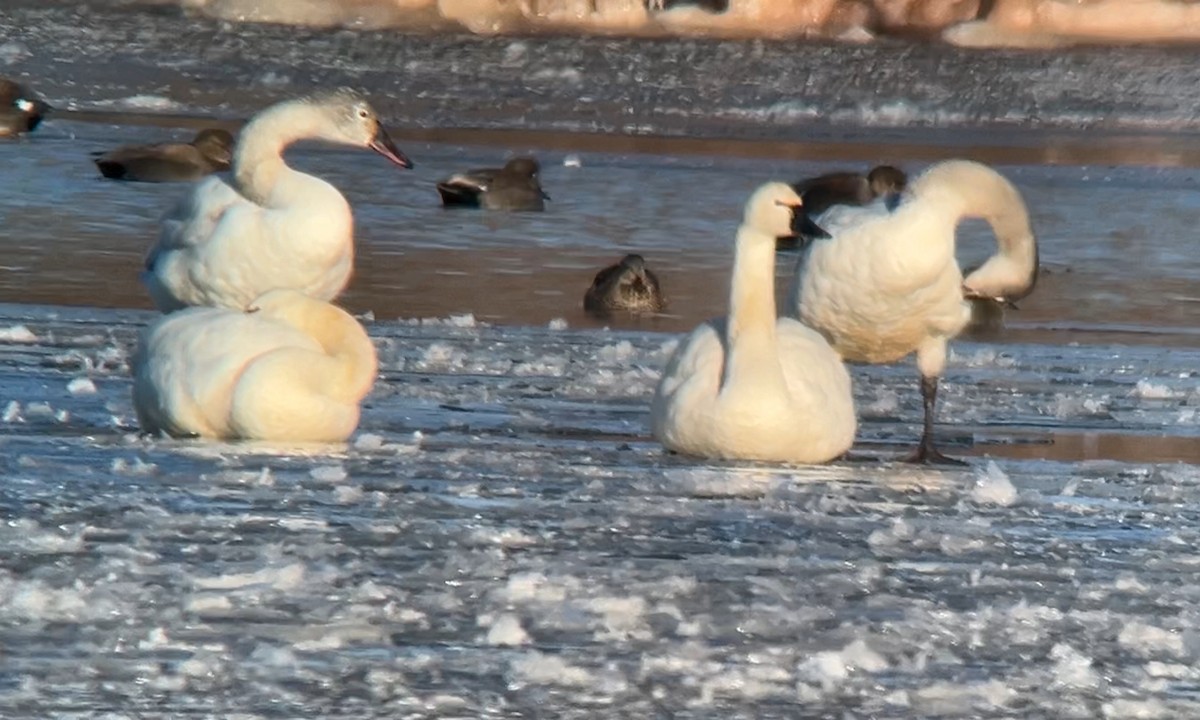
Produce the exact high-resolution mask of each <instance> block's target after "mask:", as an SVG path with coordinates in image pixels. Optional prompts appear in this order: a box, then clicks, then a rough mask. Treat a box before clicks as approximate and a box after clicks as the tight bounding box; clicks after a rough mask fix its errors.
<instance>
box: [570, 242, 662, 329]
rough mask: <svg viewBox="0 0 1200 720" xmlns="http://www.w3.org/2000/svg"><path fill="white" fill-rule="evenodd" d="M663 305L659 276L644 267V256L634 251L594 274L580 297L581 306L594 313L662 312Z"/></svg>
mask: <svg viewBox="0 0 1200 720" xmlns="http://www.w3.org/2000/svg"><path fill="white" fill-rule="evenodd" d="M666 307H667V301H666V299H665V298H664V297H663V293H662V288H661V286H660V285H659V283H658V276H657V275H655V274H654V273H653V272H652V271H651V270H650V268H648V267H646V260H645V258H643V257H642V256H641V255H637V254H634V253H631V254H629V255H626V256H625V257H623V258H621V261H620V262H618V263H616V264H615V265H609V266H608V267H606V268H604V269H603V270H601V271H600V272H598V273H596V277H595V279H594V280H592V285H591V287H589V288H588V289H587V293H585V294H584V296H583V309H584V310H586V311H588V312H589V313H591V314H593V315H601V316H603V315H608V314H610V313H612V312H613V311H614V310H624V311H626V312H630V313H633V314H635V315H640V314H643V313H656V312H662V311H663V310H664V309H665V308H666Z"/></svg>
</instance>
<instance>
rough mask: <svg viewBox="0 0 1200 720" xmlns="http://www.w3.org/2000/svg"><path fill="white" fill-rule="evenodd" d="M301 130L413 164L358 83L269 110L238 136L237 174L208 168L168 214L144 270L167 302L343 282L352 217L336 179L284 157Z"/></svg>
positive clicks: (334, 287) (170, 306) (217, 300)
mask: <svg viewBox="0 0 1200 720" xmlns="http://www.w3.org/2000/svg"><path fill="white" fill-rule="evenodd" d="M303 139H315V140H325V141H328V142H334V143H340V144H343V145H353V146H357V147H365V148H370V149H372V150H374V151H376V152H378V153H380V154H381V155H383V156H384V157H386V158H388V159H389V160H391V161H392V162H393V163H395V164H396V165H399V166H400V167H403V168H409V167H412V163H411V162H410V161H409V159H408V158H407V157H405V156H404V154H403V153H401V152H400V150H398V149H397V148H396V145H395V144H394V143H393V142H392V140H391V138H389V137H388V134H387V131H386V130H384V128H383V126H382V125H381V124H380V122H379V118H378V116H377V115H376V113H375V110H374V109H373V108H372V107H371V105H370V103H368V102H367V101H366V99H365V98H363V97H362V96H361V95H360V94H358V93H357V92H355V91H353V90H348V89H341V90H334V91H326V92H320V93H316V94H313V95H310V96H308V97H304V98H300V99H298V100H289V101H286V102H282V103H279V104H277V105H273V106H271V107H269V108H267V109H266V110H263V111H262V112H260V113H259V114H258V115H256V116H254V117H253V118H252V119H251V120H250V122H249V123H247V124H246V126H245V128H243V129H242V131H241V134H240V137H239V138H238V142H237V147H236V149H235V150H234V156H233V179H232V183H226V182H225V181H224V180H222V179H221V178H220V177H218V176H216V175H212V176H209V177H208V178H206V179H205V180H202V181H200V182H199V183H197V184H196V185H195V186H194V187H193V188H192V189H191V190H190V191H189V192H188V194H187V195H186V196H185V197H184V198H183V200H182V201H181V202H180V203H179V204H178V205H177V206H176V207H175V208H174V209H173V210H171V211H170V212H169V213H168V214H167V215H166V217H164V218H163V221H162V228H161V231H160V232H159V237H158V242H157V244H155V246H154V247H153V248H151V250H150V253H149V254H148V256H147V258H146V270H145V272H144V273H142V279H143V281H144V282H145V284H146V287H147V290H148V291H149V293H150V297H151V298H152V299H153V300H154V304H155V305H156V306H157V307H158V308H159V309H160V310H163V311H164V312H171V311H174V310H178V309H180V308H183V307H187V306H190V305H213V306H221V307H230V308H234V309H239V310H240V309H241V308H244V307H246V306H247V305H248V304H249V303H250V302H251V301H252V300H254V298H256V297H258V296H259V295H261V294H262V293H264V292H266V291H267V290H271V289H275V288H292V289H295V290H300V291H302V292H304V293H306V294H308V295H311V296H313V297H315V298H318V299H321V300H331V299H333V298H335V297H337V295H338V293H340V292H341V291H342V289H343V288H345V287H346V283H348V282H349V281H350V273H351V269H352V265H353V261H354V218H353V215H352V214H351V212H350V205H349V203H347V202H346V198H345V197H343V196H342V194H341V193H340V192H338V190H337V188H335V187H334V186H333V185H330V184H329V183H327V182H325V181H324V180H322V179H320V178H317V177H314V176H312V175H307V174H305V173H302V172H299V171H298V170H293V169H292V168H290V167H288V165H287V163H285V162H284V160H283V150H284V149H285V148H286V147H287V146H288V145H290V144H292V143H293V142H295V141H297V140H303Z"/></svg>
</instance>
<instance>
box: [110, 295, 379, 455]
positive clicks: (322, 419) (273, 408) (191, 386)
mask: <svg viewBox="0 0 1200 720" xmlns="http://www.w3.org/2000/svg"><path fill="white" fill-rule="evenodd" d="M131 366H132V369H133V376H134V383H133V405H134V410H135V411H136V412H137V416H138V422H139V423H140V424H141V428H142V430H143V431H144V432H149V433H157V432H165V433H167V434H168V435H172V436H175V437H194V436H199V437H205V438H222V439H247V440H276V441H292V442H302V441H303V442H339V441H342V440H345V439H346V438H348V437H349V436H350V434H351V433H353V432H354V429H355V428H356V427H357V426H358V419H359V412H360V410H359V404H360V403H361V402H362V399H363V398H364V397H366V395H367V393H368V392H370V390H371V386H372V385H373V384H374V382H375V372H376V366H377V361H376V354H375V346H374V345H373V344H372V343H371V339H370V338H369V337H367V333H366V331H365V330H364V329H363V327H362V325H360V324H359V323H358V321H357V320H355V319H354V318H353V317H351V316H350V315H349V314H348V313H346V312H345V311H344V310H341V309H340V308H338V307H336V306H334V305H330V304H329V303H326V302H324V301H321V300H316V299H314V298H310V297H308V296H306V295H304V294H303V293H299V292H297V291H295V290H272V291H270V292H268V293H265V294H264V295H262V296H261V297H259V298H256V299H255V300H254V301H253V302H252V303H251V305H250V307H249V308H247V309H246V310H233V309H230V308H214V307H194V308H188V309H186V310H183V311H181V312H177V313H171V314H169V315H164V316H162V317H161V318H160V319H159V320H158V321H157V322H155V323H154V324H153V325H151V326H150V327H149V328H147V330H146V331H145V333H143V335H142V337H141V341H140V343H139V345H138V348H137V350H136V352H135V353H134V357H133V361H132V363H131Z"/></svg>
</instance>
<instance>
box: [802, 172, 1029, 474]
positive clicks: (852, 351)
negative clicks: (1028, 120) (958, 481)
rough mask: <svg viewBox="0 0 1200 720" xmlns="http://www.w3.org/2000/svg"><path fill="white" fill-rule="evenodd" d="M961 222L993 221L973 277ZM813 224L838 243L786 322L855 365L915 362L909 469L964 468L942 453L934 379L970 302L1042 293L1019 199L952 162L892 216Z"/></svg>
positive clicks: (819, 244) (881, 212)
mask: <svg viewBox="0 0 1200 720" xmlns="http://www.w3.org/2000/svg"><path fill="white" fill-rule="evenodd" d="M964 218H982V219H984V220H986V221H987V222H988V223H989V224H990V226H991V228H992V231H993V233H994V234H995V236H996V241H997V251H996V252H995V253H994V254H992V255H991V256H990V257H988V259H987V260H986V261H985V262H984V263H983V264H982V265H980V266H979V267H978V268H976V269H975V270H973V271H971V272H969V273H967V274H966V277H965V278H964V277H963V272H962V270H961V268H960V267H959V264H958V261H957V260H956V258H955V249H956V247H955V230H956V228H957V227H958V224H959V222H960V221H961V220H963V219H964ZM817 220H818V222H819V223H820V226H821V227H822V228H823V229H825V230H826V231H828V233H829V235H830V237H828V238H821V239H815V240H814V241H813V242H812V243H811V244H810V245H809V247H808V249H807V251H806V252H805V254H804V255H803V256H802V257H801V259H800V261H799V265H798V268H797V274H796V284H795V287H794V288H793V293H792V298H791V307H790V310H789V312H790V313H791V314H792V315H794V316H795V317H797V318H799V319H800V320H801V321H803V322H805V323H806V324H808V325H810V326H811V327H813V328H815V329H816V330H818V331H820V332H821V333H822V334H824V335H825V337H827V338H829V339H830V342H831V343H832V344H833V347H834V348H835V349H836V350H837V351H838V352H839V353H840V354H841V355H842V357H843V358H844V359H846V360H848V361H851V362H860V363H890V362H895V361H897V360H900V359H901V358H904V357H906V356H908V355H909V354H912V353H916V357H917V370H918V372H919V374H920V378H921V397H922V404H923V409H924V423H923V426H922V433H921V438H920V440H919V442H918V444H917V447H916V448H915V449H914V450H913V452H912V453H910V454H909V455H908V456H906V457H905V458H904V460H906V461H908V462H915V463H923V464H951V465H957V464H963V463H962V461H960V460H957V459H955V458H950V457H947V456H946V455H944V454H942V452H941V451H940V450H938V449H937V447H936V445H935V443H934V438H933V423H934V415H935V410H936V404H937V390H938V379H939V377H940V376H941V375H942V373H943V371H944V369H945V366H946V354H947V348H948V343H949V341H950V340H952V339H953V338H955V337H956V336H958V335H959V333H961V332H962V331H963V329H964V328H965V327H967V324H968V322H969V321H970V318H971V303H972V302H974V301H976V300H988V301H990V302H995V303H1002V304H1005V303H1012V302H1015V301H1016V300H1019V299H1021V298H1023V297H1025V296H1027V295H1029V293H1031V292H1033V289H1034V286H1035V285H1036V284H1037V279H1038V243H1037V238H1036V236H1035V235H1034V232H1033V229H1032V227H1031V224H1030V219H1029V211H1028V208H1027V207H1026V205H1025V201H1024V199H1023V198H1022V197H1021V193H1020V192H1019V191H1018V190H1017V189H1016V187H1014V186H1013V184H1012V183H1011V182H1010V181H1009V180H1008V179H1007V178H1005V177H1004V176H1003V175H1001V174H1000V173H998V172H997V171H996V170H994V169H992V168H991V167H989V166H987V165H984V164H982V163H977V162H973V161H970V160H947V161H944V162H941V163H938V164H936V165H933V166H931V167H930V168H929V169H927V170H926V171H925V172H924V173H922V174H921V175H920V176H919V177H918V178H917V179H916V180H915V181H913V182H912V183H910V184H909V186H908V189H907V190H906V191H905V194H904V195H903V196H902V197H901V199H900V201H899V203H898V204H897V205H896V206H895V208H894V209H891V208H889V207H888V206H887V203H885V202H883V201H877V202H875V203H872V204H870V205H867V206H864V207H851V206H836V207H832V208H830V209H829V210H828V211H826V212H825V213H824V214H823V215H821V216H820V217H819V218H818V219H817Z"/></svg>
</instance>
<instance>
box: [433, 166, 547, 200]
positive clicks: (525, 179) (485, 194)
mask: <svg viewBox="0 0 1200 720" xmlns="http://www.w3.org/2000/svg"><path fill="white" fill-rule="evenodd" d="M540 171H541V167H540V166H539V165H538V161H537V160H535V159H533V158H531V157H518V158H513V159H512V160H509V161H508V162H507V163H505V164H504V167H502V168H477V169H475V170H467V171H466V172H462V173H456V174H454V175H451V176H450V177H448V178H446V179H445V180H442V181H441V182H439V183H438V184H437V191H438V195H440V196H441V197H442V204H443V205H445V206H446V207H458V206H462V207H482V208H486V209H488V210H544V209H546V202H545V201H546V200H549V199H550V196H549V195H547V194H546V193H545V191H543V190H542V186H541V184H540V183H539V182H538V173H539V172H540Z"/></svg>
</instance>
